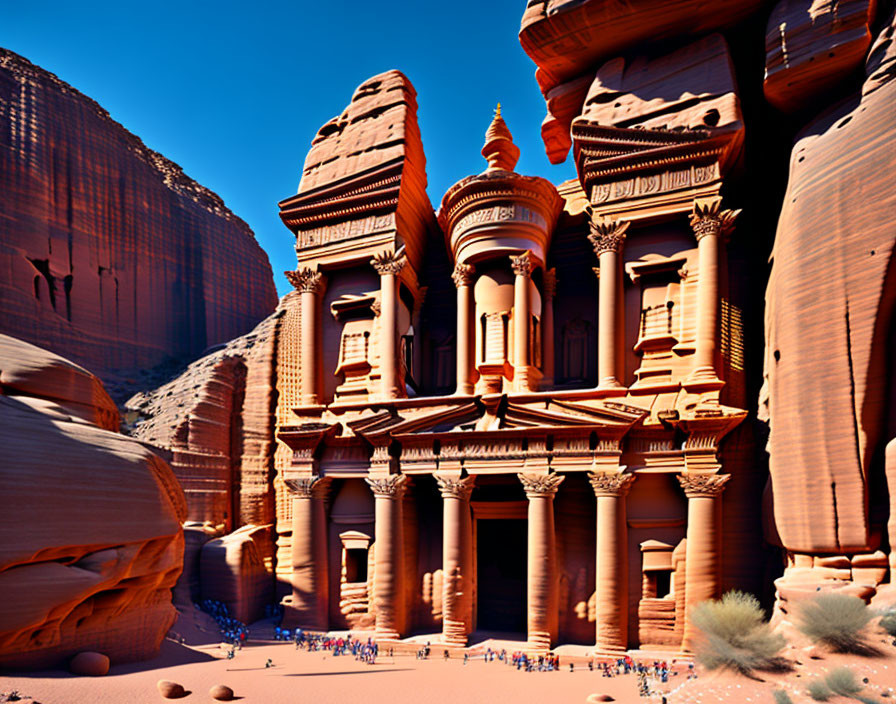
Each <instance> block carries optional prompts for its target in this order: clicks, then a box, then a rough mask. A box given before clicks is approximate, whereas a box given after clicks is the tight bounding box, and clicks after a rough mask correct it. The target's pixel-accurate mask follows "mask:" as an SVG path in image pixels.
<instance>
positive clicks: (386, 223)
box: [296, 215, 395, 251]
mask: <svg viewBox="0 0 896 704" xmlns="http://www.w3.org/2000/svg"><path fill="white" fill-rule="evenodd" d="M394 227H395V221H394V217H393V216H392V215H375V216H371V217H367V218H361V219H359V220H343V221H342V222H334V223H332V224H329V225H322V226H320V227H315V228H312V229H309V230H297V231H296V250H297V251H298V250H302V249H306V248H308V247H317V246H320V245H323V244H329V243H330V242H336V241H339V240H348V239H352V238H353V237H361V236H362V235H369V234H371V233H373V232H381V231H383V232H384V231H387V230H390V229H394Z"/></svg>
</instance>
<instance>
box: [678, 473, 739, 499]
mask: <svg viewBox="0 0 896 704" xmlns="http://www.w3.org/2000/svg"><path fill="white" fill-rule="evenodd" d="M729 479H731V475H730V474H679V475H678V482H679V483H680V484H681V488H682V489H684V493H685V495H686V496H687V497H688V498H689V499H691V498H699V497H708V498H713V497H715V496H719V495H720V494H721V493H722V492H723V491H724V490H725V484H726V483H727V481H728V480H729Z"/></svg>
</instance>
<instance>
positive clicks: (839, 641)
mask: <svg viewBox="0 0 896 704" xmlns="http://www.w3.org/2000/svg"><path fill="white" fill-rule="evenodd" d="M873 616H874V614H873V612H872V611H871V609H869V608H868V605H867V604H866V603H865V602H864V601H862V600H861V599H859V597H857V596H850V595H848V594H836V593H827V594H824V593H822V594H818V595H817V596H816V597H815V598H814V599H811V600H809V601H806V602H805V603H804V604H802V605H801V607H800V608H799V610H798V611H797V619H796V625H797V628H799V630H800V631H802V632H803V633H804V634H805V635H807V636H808V637H809V638H811V639H812V640H813V641H815V642H819V643H824V644H825V645H827V646H828V647H830V648H832V649H833V650H836V651H838V652H841V653H856V652H863V651H864V650H866V649H867V646H866V645H865V643H864V641H863V639H862V636H861V631H862V629H863V628H865V626H867V625H868V623H869V622H870V621H871V619H872V618H873Z"/></svg>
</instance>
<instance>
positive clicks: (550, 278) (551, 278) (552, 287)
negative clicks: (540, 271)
mask: <svg viewBox="0 0 896 704" xmlns="http://www.w3.org/2000/svg"><path fill="white" fill-rule="evenodd" d="M544 295H545V296H546V297H549V298H553V297H554V296H556V295H557V270H556V269H547V270H546V271H545V272H544Z"/></svg>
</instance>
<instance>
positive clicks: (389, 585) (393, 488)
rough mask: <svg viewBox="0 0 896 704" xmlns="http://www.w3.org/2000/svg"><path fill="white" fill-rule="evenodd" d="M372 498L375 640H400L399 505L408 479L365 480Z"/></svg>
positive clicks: (401, 561)
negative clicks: (373, 520)
mask: <svg viewBox="0 0 896 704" xmlns="http://www.w3.org/2000/svg"><path fill="white" fill-rule="evenodd" d="M366 481H367V483H368V484H369V485H370V488H371V490H372V491H373V495H374V498H375V521H376V526H375V530H376V540H375V542H374V548H373V549H374V555H373V556H374V568H373V603H374V605H375V607H376V635H377V638H391V639H395V638H399V637H400V636H401V633H402V632H403V631H404V627H405V623H404V615H405V603H404V602H405V599H404V584H403V581H404V580H403V579H402V576H403V574H404V535H403V531H402V516H401V513H402V511H401V501H402V497H403V496H404V492H405V482H406V481H407V477H406V476H405V475H404V474H390V475H389V476H386V477H381V478H377V479H371V478H369V477H368V478H367V479H366Z"/></svg>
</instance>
